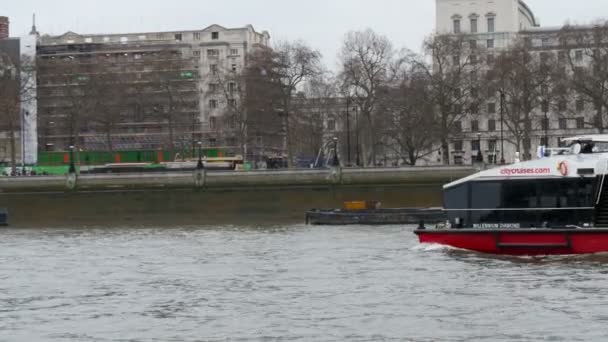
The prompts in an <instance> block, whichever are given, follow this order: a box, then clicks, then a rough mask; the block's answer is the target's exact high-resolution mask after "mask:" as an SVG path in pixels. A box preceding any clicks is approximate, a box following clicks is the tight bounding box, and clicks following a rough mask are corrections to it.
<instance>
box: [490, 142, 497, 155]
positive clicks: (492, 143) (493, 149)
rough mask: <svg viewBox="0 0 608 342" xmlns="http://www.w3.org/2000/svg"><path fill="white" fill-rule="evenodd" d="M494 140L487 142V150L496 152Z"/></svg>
mask: <svg viewBox="0 0 608 342" xmlns="http://www.w3.org/2000/svg"><path fill="white" fill-rule="evenodd" d="M496 142H497V140H496V139H492V140H488V150H490V151H492V152H495V151H496Z"/></svg>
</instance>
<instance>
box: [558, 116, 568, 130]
mask: <svg viewBox="0 0 608 342" xmlns="http://www.w3.org/2000/svg"><path fill="white" fill-rule="evenodd" d="M559 129H568V120H566V119H564V118H560V119H559Z"/></svg>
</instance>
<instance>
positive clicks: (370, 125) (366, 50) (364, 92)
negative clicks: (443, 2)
mask: <svg viewBox="0 0 608 342" xmlns="http://www.w3.org/2000/svg"><path fill="white" fill-rule="evenodd" d="M393 55H394V51H393V46H392V44H391V42H390V41H389V40H388V38H387V37H385V36H382V35H379V34H377V33H376V32H374V31H372V30H371V29H367V30H365V31H354V32H349V33H348V34H347V35H346V38H345V40H344V42H343V45H342V50H341V52H340V56H339V57H340V63H341V67H342V69H341V71H340V77H341V79H342V82H343V87H344V88H345V89H346V91H347V93H348V94H349V96H350V97H352V99H353V100H354V102H355V103H356V105H357V107H358V109H359V111H360V115H361V116H362V117H363V118H364V120H365V121H366V125H365V126H364V127H365V128H366V133H367V134H366V138H367V139H365V140H364V144H363V145H364V146H363V150H364V153H363V156H364V161H363V163H364V164H365V165H370V164H371V165H375V164H376V154H377V151H376V149H377V147H378V146H379V143H380V136H381V134H380V133H379V132H378V130H377V126H378V124H380V123H381V121H380V120H377V119H376V117H375V116H376V114H377V109H378V108H377V107H378V101H379V98H380V90H381V88H382V87H383V85H384V84H386V83H387V82H388V79H389V74H390V65H391V63H392V59H393Z"/></svg>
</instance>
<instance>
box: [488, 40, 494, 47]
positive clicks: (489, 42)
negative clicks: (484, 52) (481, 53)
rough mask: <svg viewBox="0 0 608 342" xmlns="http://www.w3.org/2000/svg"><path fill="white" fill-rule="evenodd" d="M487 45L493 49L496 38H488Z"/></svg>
mask: <svg viewBox="0 0 608 342" xmlns="http://www.w3.org/2000/svg"><path fill="white" fill-rule="evenodd" d="M486 46H487V48H488V49H493V48H494V39H488V40H486Z"/></svg>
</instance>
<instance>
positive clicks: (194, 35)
mask: <svg viewBox="0 0 608 342" xmlns="http://www.w3.org/2000/svg"><path fill="white" fill-rule="evenodd" d="M192 38H193V39H194V40H201V33H200V32H194V33H193V34H192Z"/></svg>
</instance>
